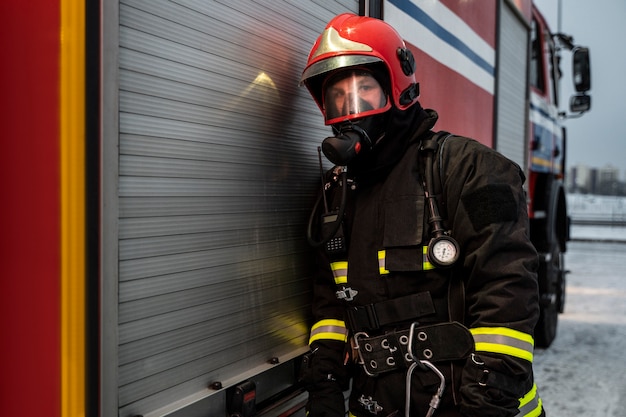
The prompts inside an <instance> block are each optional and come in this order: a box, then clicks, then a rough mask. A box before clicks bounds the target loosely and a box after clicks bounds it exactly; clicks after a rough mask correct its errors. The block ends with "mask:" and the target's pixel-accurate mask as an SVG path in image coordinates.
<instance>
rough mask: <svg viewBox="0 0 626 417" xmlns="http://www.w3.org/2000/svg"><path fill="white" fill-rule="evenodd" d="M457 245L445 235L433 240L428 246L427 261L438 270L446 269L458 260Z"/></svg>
mask: <svg viewBox="0 0 626 417" xmlns="http://www.w3.org/2000/svg"><path fill="white" fill-rule="evenodd" d="M459 252H460V250H459V244H458V243H456V240H454V239H453V238H451V237H450V236H447V235H441V236H438V237H436V238H433V239H432V240H431V241H430V243H429V245H428V259H429V260H430V262H431V263H432V264H433V265H435V266H437V267H439V268H448V267H450V266H452V265H453V264H454V263H455V262H456V261H457V260H458V259H459Z"/></svg>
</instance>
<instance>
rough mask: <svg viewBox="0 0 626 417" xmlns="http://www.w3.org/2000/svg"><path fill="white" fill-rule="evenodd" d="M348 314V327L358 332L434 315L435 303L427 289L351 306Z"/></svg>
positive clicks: (347, 311)
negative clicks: (390, 298)
mask: <svg viewBox="0 0 626 417" xmlns="http://www.w3.org/2000/svg"><path fill="white" fill-rule="evenodd" d="M346 314H347V325H348V327H349V328H350V330H352V332H354V333H356V332H360V331H365V330H376V329H380V328H381V327H383V326H386V325H389V324H394V323H400V322H403V321H409V320H415V319H417V318H420V317H424V316H429V315H433V314H435V305H434V303H433V299H432V297H431V296H430V292H428V291H425V292H420V293H417V294H411V295H407V296H404V297H399V298H394V299H393V300H386V301H381V302H378V303H373V304H368V305H365V306H353V307H349V308H348V309H347V310H346Z"/></svg>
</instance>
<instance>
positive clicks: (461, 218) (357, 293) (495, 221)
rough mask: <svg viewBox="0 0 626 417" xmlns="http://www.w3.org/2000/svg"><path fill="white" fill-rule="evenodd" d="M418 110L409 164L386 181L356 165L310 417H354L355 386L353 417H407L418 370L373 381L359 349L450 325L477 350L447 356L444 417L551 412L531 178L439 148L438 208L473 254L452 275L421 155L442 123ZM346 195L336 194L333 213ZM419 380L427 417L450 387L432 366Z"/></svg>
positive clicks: (464, 143) (400, 162)
mask: <svg viewBox="0 0 626 417" xmlns="http://www.w3.org/2000/svg"><path fill="white" fill-rule="evenodd" d="M418 112H419V117H415V118H414V119H415V120H417V121H416V122H415V123H414V124H413V125H411V126H410V127H411V129H412V130H413V133H414V134H413V135H411V139H410V140H409V141H407V143H406V145H405V146H404V147H403V149H401V151H399V150H396V151H395V152H391V153H395V154H398V155H399V156H398V158H399V159H396V160H393V158H392V163H391V164H387V165H386V166H383V167H382V168H381V169H377V171H376V172H375V173H372V172H369V173H368V172H365V171H363V170H362V169H359V167H357V168H356V169H355V170H354V171H356V175H355V176H354V177H353V178H352V180H353V182H351V183H350V184H351V185H352V187H350V189H349V190H348V199H347V208H346V212H345V219H344V227H345V234H346V235H347V236H348V251H347V253H346V254H343V255H337V256H335V255H331V256H329V255H328V254H327V253H324V252H320V254H319V256H320V260H319V273H318V274H317V276H316V278H315V282H314V300H313V315H314V321H315V324H314V325H313V327H312V329H311V338H310V343H309V344H310V347H311V352H312V353H311V354H310V355H308V356H307V358H306V360H305V363H304V364H303V375H304V377H303V379H304V382H305V384H306V385H307V388H308V390H309V394H310V395H309V403H308V409H309V417H321V416H327V417H339V416H343V413H344V402H343V396H342V391H344V390H346V388H347V384H348V381H349V380H350V379H352V385H351V394H350V400H349V410H350V413H351V414H352V415H354V416H357V417H365V416H374V415H376V416H396V417H401V416H404V415H405V389H406V380H405V378H406V375H407V370H408V369H407V367H408V366H409V364H410V361H409V362H407V363H406V366H404V367H403V366H398V368H397V369H392V370H389V371H386V372H382V373H380V374H376V375H374V376H370V375H368V374H367V372H366V370H365V369H364V368H363V367H362V366H361V365H359V364H356V363H355V362H358V359H359V358H358V354H356V353H355V351H354V350H353V348H354V346H351V341H352V345H354V341H353V340H354V339H353V337H354V335H355V334H357V333H358V334H359V335H361V336H362V337H375V336H380V335H387V334H395V333H394V332H402V331H406V330H407V329H408V328H409V326H410V325H411V323H416V325H415V326H416V329H418V330H419V329H420V328H422V327H428V326H430V325H432V324H437V323H449V322H451V321H458V322H460V323H462V324H463V325H464V326H465V327H466V328H467V329H469V332H470V333H471V336H470V340H472V339H473V340H472V342H471V344H472V346H471V354H468V353H467V352H465V353H460V357H459V356H454V355H452V357H450V358H448V359H445V358H444V359H445V360H437V357H435V359H436V361H435V362H434V365H435V366H436V367H437V369H438V370H439V371H440V372H441V373H442V374H443V375H444V376H445V378H446V388H445V391H444V393H443V398H442V399H441V403H440V404H439V406H438V410H437V411H436V412H435V416H464V417H478V416H480V417H491V416H493V417H504V416H513V415H519V416H539V415H543V410H542V406H541V400H540V399H539V396H538V395H537V392H536V387H535V385H534V383H533V377H532V354H533V339H532V334H533V328H534V326H535V323H536V321H537V319H538V315H539V307H538V289H537V278H536V272H535V271H536V268H537V254H536V251H535V249H534V247H533V245H532V244H531V242H530V240H529V236H528V217H527V211H526V210H527V208H526V198H525V193H524V190H523V188H522V184H523V182H524V175H523V173H522V171H521V170H520V168H519V167H518V166H517V165H516V164H514V163H513V162H511V161H510V160H508V159H506V158H505V157H503V156H502V155H501V154H499V153H497V152H495V151H494V150H492V149H490V148H488V147H486V146H484V145H481V144H479V143H478V142H476V141H474V140H471V139H468V138H463V137H458V136H451V137H449V138H447V139H446V140H445V141H442V142H440V144H439V149H438V152H437V154H436V156H435V166H434V171H435V172H436V173H437V175H435V178H436V181H435V185H436V188H437V191H438V192H437V194H438V202H439V209H440V212H441V214H442V217H443V218H444V219H445V220H444V226H445V228H446V229H447V230H450V231H451V235H452V236H453V237H454V238H455V239H456V240H457V242H458V243H459V246H460V251H461V257H460V259H459V261H458V262H457V263H456V265H455V267H453V268H451V269H443V268H436V267H434V266H433V265H432V263H431V262H429V259H428V256H427V254H426V253H427V251H426V247H427V245H428V243H429V240H430V235H429V233H430V230H429V224H428V219H427V218H428V212H427V211H426V206H425V197H424V188H423V179H424V172H423V169H424V164H423V159H422V157H421V152H419V149H420V145H421V144H422V143H423V141H424V140H426V139H428V138H430V137H431V136H432V132H431V131H430V129H431V128H432V126H433V125H434V123H435V121H436V119H437V115H436V113H435V112H433V111H424V110H421V109H419V110H418ZM379 168H380V167H379ZM348 175H350V171H348ZM439 177H440V178H439ZM339 194H340V193H337V192H335V193H331V195H330V197H329V198H330V200H331V201H332V200H333V198H332V197H333V196H335V203H334V204H335V205H337V198H338V197H337V195H339ZM470 333H468V334H470ZM398 334H399V333H398ZM404 334H406V333H404ZM446 338H447V339H446ZM451 338H452V339H451ZM358 341H359V339H358V338H357V343H358ZM437 343H438V344H439V345H437ZM456 343H458V344H462V343H461V338H456V337H452V336H450V335H447V336H446V335H444V336H443V340H438V341H437V342H436V343H435V346H434V347H433V350H435V351H436V350H437V349H440V348H441V349H443V350H447V349H448V350H452V351H454V348H450V346H452V347H454V346H455V344H456ZM398 346H399V345H398ZM446 346H447V347H446ZM359 349H360V350H362V349H363V346H362V344H361V346H359ZM392 350H393V349H392ZM461 350H462V349H461ZM355 356H356V357H355ZM435 356H436V354H435ZM395 359H397V362H401V358H399V357H397V356H396V357H395ZM387 360H388V361H389V360H390V359H387ZM367 361H369V359H367ZM392 362H393V360H392ZM371 370H372V369H371V368H370V371H371ZM411 375H412V377H411V378H410V388H411V389H410V390H411V395H410V396H411V405H410V410H411V416H419V417H421V416H425V415H426V413H427V412H428V410H429V403H430V401H431V399H432V398H433V394H434V393H436V391H437V388H439V387H440V384H439V382H440V379H439V377H438V376H437V374H436V373H435V372H433V371H432V370H431V369H428V368H427V367H424V366H419V367H417V368H415V369H414V370H413V371H412V374H411ZM518 410H519V411H520V413H519V414H517V413H518Z"/></svg>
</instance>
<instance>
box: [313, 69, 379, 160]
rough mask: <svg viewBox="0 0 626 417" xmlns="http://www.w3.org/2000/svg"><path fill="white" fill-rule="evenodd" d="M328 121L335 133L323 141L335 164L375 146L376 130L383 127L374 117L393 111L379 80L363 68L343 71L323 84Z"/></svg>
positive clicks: (323, 146)
mask: <svg viewBox="0 0 626 417" xmlns="http://www.w3.org/2000/svg"><path fill="white" fill-rule="evenodd" d="M322 91H323V100H324V110H325V111H324V114H325V116H326V124H330V125H332V126H333V131H334V136H330V137H328V138H326V139H324V141H323V142H322V151H323V152H324V155H326V157H327V158H328V159H329V160H330V161H331V162H333V163H334V164H335V165H342V166H345V165H347V164H348V163H349V162H350V161H352V160H353V159H354V158H355V157H356V156H357V155H359V154H360V153H361V152H362V151H366V152H367V151H369V150H370V149H372V147H373V145H374V143H373V140H376V139H377V138H376V137H374V138H370V135H371V133H372V132H374V131H377V129H381V128H382V126H374V125H377V124H380V120H376V118H374V117H371V116H375V115H378V114H382V113H384V112H386V111H387V110H389V107H390V104H389V100H388V99H387V95H386V94H385V90H384V89H383V88H382V86H381V85H380V83H379V82H378V80H377V79H376V78H375V77H374V76H373V75H372V73H370V72H369V71H365V70H363V69H351V70H346V71H341V72H340V73H339V74H337V75H335V76H332V77H331V78H329V79H328V80H327V81H326V82H325V83H324V85H323V89H322Z"/></svg>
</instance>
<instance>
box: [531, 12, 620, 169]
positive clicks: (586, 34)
mask: <svg viewBox="0 0 626 417" xmlns="http://www.w3.org/2000/svg"><path fill="white" fill-rule="evenodd" d="M559 2H560V3H561V12H562V13H561V31H562V32H564V33H567V34H569V35H572V36H573V37H574V42H575V43H576V44H579V45H581V46H586V47H588V48H589V51H590V58H591V90H590V95H591V110H590V111H589V112H588V113H585V114H584V115H583V116H582V117H580V118H577V119H568V120H567V122H566V126H567V129H568V145H567V146H568V149H567V154H566V157H567V166H568V167H571V166H574V165H578V164H583V165H587V166H589V167H592V168H604V167H606V166H608V165H611V166H613V167H615V168H618V169H619V171H620V179H622V180H624V179H626V178H625V175H626V48H625V47H624V42H625V41H626V24H624V22H625V21H626V1H625V0H596V1H590V0H535V4H536V5H537V7H538V8H539V10H540V11H541V12H542V13H543V15H544V17H545V18H546V19H547V20H548V24H549V25H550V27H551V29H552V31H553V32H557V31H558V22H559V19H558V10H559ZM564 59H567V60H570V59H571V55H569V54H564ZM563 70H564V71H567V72H568V74H567V77H566V78H565V79H564V81H563V83H562V86H561V103H565V106H567V107H569V97H570V96H571V95H572V94H573V93H574V89H573V86H572V82H571V78H570V77H569V73H570V72H571V69H570V67H569V65H568V66H567V67H566V66H565V65H564V66H563ZM561 107H563V104H562V105H561Z"/></svg>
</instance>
